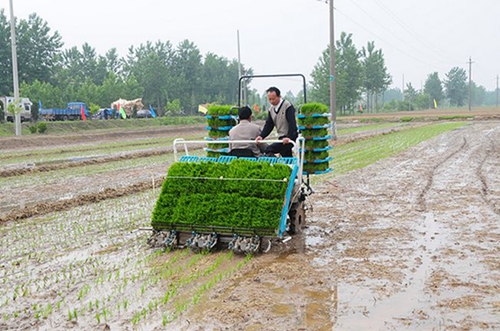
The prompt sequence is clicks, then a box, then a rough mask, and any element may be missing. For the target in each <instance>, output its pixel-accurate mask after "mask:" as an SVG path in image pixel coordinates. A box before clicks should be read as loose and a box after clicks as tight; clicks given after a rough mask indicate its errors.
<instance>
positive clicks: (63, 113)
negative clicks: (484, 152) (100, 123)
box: [38, 102, 91, 121]
mask: <svg viewBox="0 0 500 331" xmlns="http://www.w3.org/2000/svg"><path fill="white" fill-rule="evenodd" d="M82 107H83V112H84V114H85V117H86V118H88V119H90V118H91V117H90V113H89V109H88V107H87V105H86V104H85V103H83V102H69V103H68V105H67V106H66V108H42V109H40V110H39V111H38V117H39V118H41V119H43V120H46V121H73V120H81V119H82Z"/></svg>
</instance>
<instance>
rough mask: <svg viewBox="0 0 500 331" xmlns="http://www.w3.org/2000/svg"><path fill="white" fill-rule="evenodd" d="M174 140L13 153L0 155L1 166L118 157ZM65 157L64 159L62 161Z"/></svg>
mask: <svg viewBox="0 0 500 331" xmlns="http://www.w3.org/2000/svg"><path fill="white" fill-rule="evenodd" d="M199 138H200V137H199V136H197V135H189V136H186V137H185V139H199ZM173 141H174V138H155V139H144V140H140V141H132V142H116V143H99V144H94V145H90V144H88V145H86V146H85V147H82V146H81V145H78V146H73V147H56V148H47V149H42V150H29V151H12V152H5V153H2V155H0V166H9V165H15V164H19V163H21V164H22V163H36V164H43V163H49V162H54V161H65V160H71V159H72V158H83V157H102V156H109V155H118V154H120V153H124V152H130V151H135V152H138V151H146V150H152V149H158V148H165V147H171V146H172V143H173ZM61 156H64V159H61Z"/></svg>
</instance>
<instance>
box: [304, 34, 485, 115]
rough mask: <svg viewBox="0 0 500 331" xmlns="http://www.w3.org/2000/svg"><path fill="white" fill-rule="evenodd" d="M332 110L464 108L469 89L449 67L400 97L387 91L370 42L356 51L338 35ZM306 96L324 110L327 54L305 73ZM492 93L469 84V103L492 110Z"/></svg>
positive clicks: (379, 55)
mask: <svg viewBox="0 0 500 331" xmlns="http://www.w3.org/2000/svg"><path fill="white" fill-rule="evenodd" d="M335 72H336V77H335V81H336V85H335V87H336V109H337V111H338V112H340V113H343V112H351V113H352V112H354V111H356V110H358V109H360V104H361V107H362V109H363V111H369V112H370V111H374V110H384V111H399V110H416V109H432V108H435V107H436V106H438V107H442V106H445V107H462V106H465V105H466V103H467V102H468V96H469V85H468V81H467V79H468V77H467V73H466V72H465V70H464V69H462V68H459V67H453V68H451V69H450V71H449V72H447V73H446V74H445V78H444V79H440V78H439V75H438V73H437V72H433V73H430V74H429V75H428V76H427V78H426V80H425V84H424V86H423V88H422V89H420V90H416V89H415V88H414V87H413V86H412V84H411V83H407V84H406V86H405V88H404V91H401V90H400V89H397V88H396V89H388V87H389V85H390V84H391V83H392V77H391V76H390V75H389V73H388V70H387V67H386V66H385V59H384V54H383V52H382V50H381V49H378V50H377V49H376V48H375V43H374V42H373V41H371V42H368V43H367V45H366V47H364V46H363V47H362V48H361V49H358V48H357V47H356V46H355V45H354V43H353V41H352V34H347V33H346V32H342V33H341V35H340V38H339V40H337V41H336V43H335ZM311 77H312V78H313V80H312V82H311V83H310V86H309V88H310V91H308V93H309V95H310V96H311V99H313V100H314V101H316V102H321V103H324V104H326V105H329V104H330V96H329V89H330V51H329V48H327V49H325V50H324V51H323V53H322V56H321V57H320V58H319V60H318V62H317V64H316V65H315V66H314V69H313V71H312V73H311ZM494 95H495V92H488V91H486V89H485V88H484V87H483V86H478V85H476V84H475V83H474V82H471V103H472V105H475V106H480V105H484V104H486V105H493V104H494V103H495V101H494V100H495V97H494Z"/></svg>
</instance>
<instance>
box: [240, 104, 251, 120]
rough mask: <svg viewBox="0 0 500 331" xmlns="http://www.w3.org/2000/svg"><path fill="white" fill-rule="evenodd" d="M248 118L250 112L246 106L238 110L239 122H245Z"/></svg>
mask: <svg viewBox="0 0 500 331" xmlns="http://www.w3.org/2000/svg"><path fill="white" fill-rule="evenodd" d="M250 116H252V110H251V109H250V108H249V107H248V106H245V107H241V108H240V109H238V117H239V118H240V120H247V119H249V118H250Z"/></svg>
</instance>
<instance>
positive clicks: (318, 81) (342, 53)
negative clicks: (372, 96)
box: [310, 32, 363, 111]
mask: <svg viewBox="0 0 500 331" xmlns="http://www.w3.org/2000/svg"><path fill="white" fill-rule="evenodd" d="M335 59H336V61H335V72H336V77H335V82H336V83H335V89H336V103H337V104H336V108H337V109H340V110H341V111H342V110H345V109H351V110H352V109H353V107H354V105H355V104H356V103H357V101H358V100H359V97H360V94H361V86H362V82H363V80H362V77H363V76H362V67H361V63H360V61H359V53H358V51H357V49H356V47H355V46H354V44H353V42H352V34H349V35H347V34H346V33H345V32H342V33H341V35H340V40H337V42H336V51H335ZM311 77H312V79H313V80H312V81H311V82H310V84H311V91H310V92H311V93H310V95H311V101H313V102H320V103H323V104H326V105H330V51H329V48H327V49H326V50H324V51H323V53H322V55H321V57H320V58H319V61H318V63H317V64H316V65H315V66H314V68H313V71H312V73H311Z"/></svg>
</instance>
